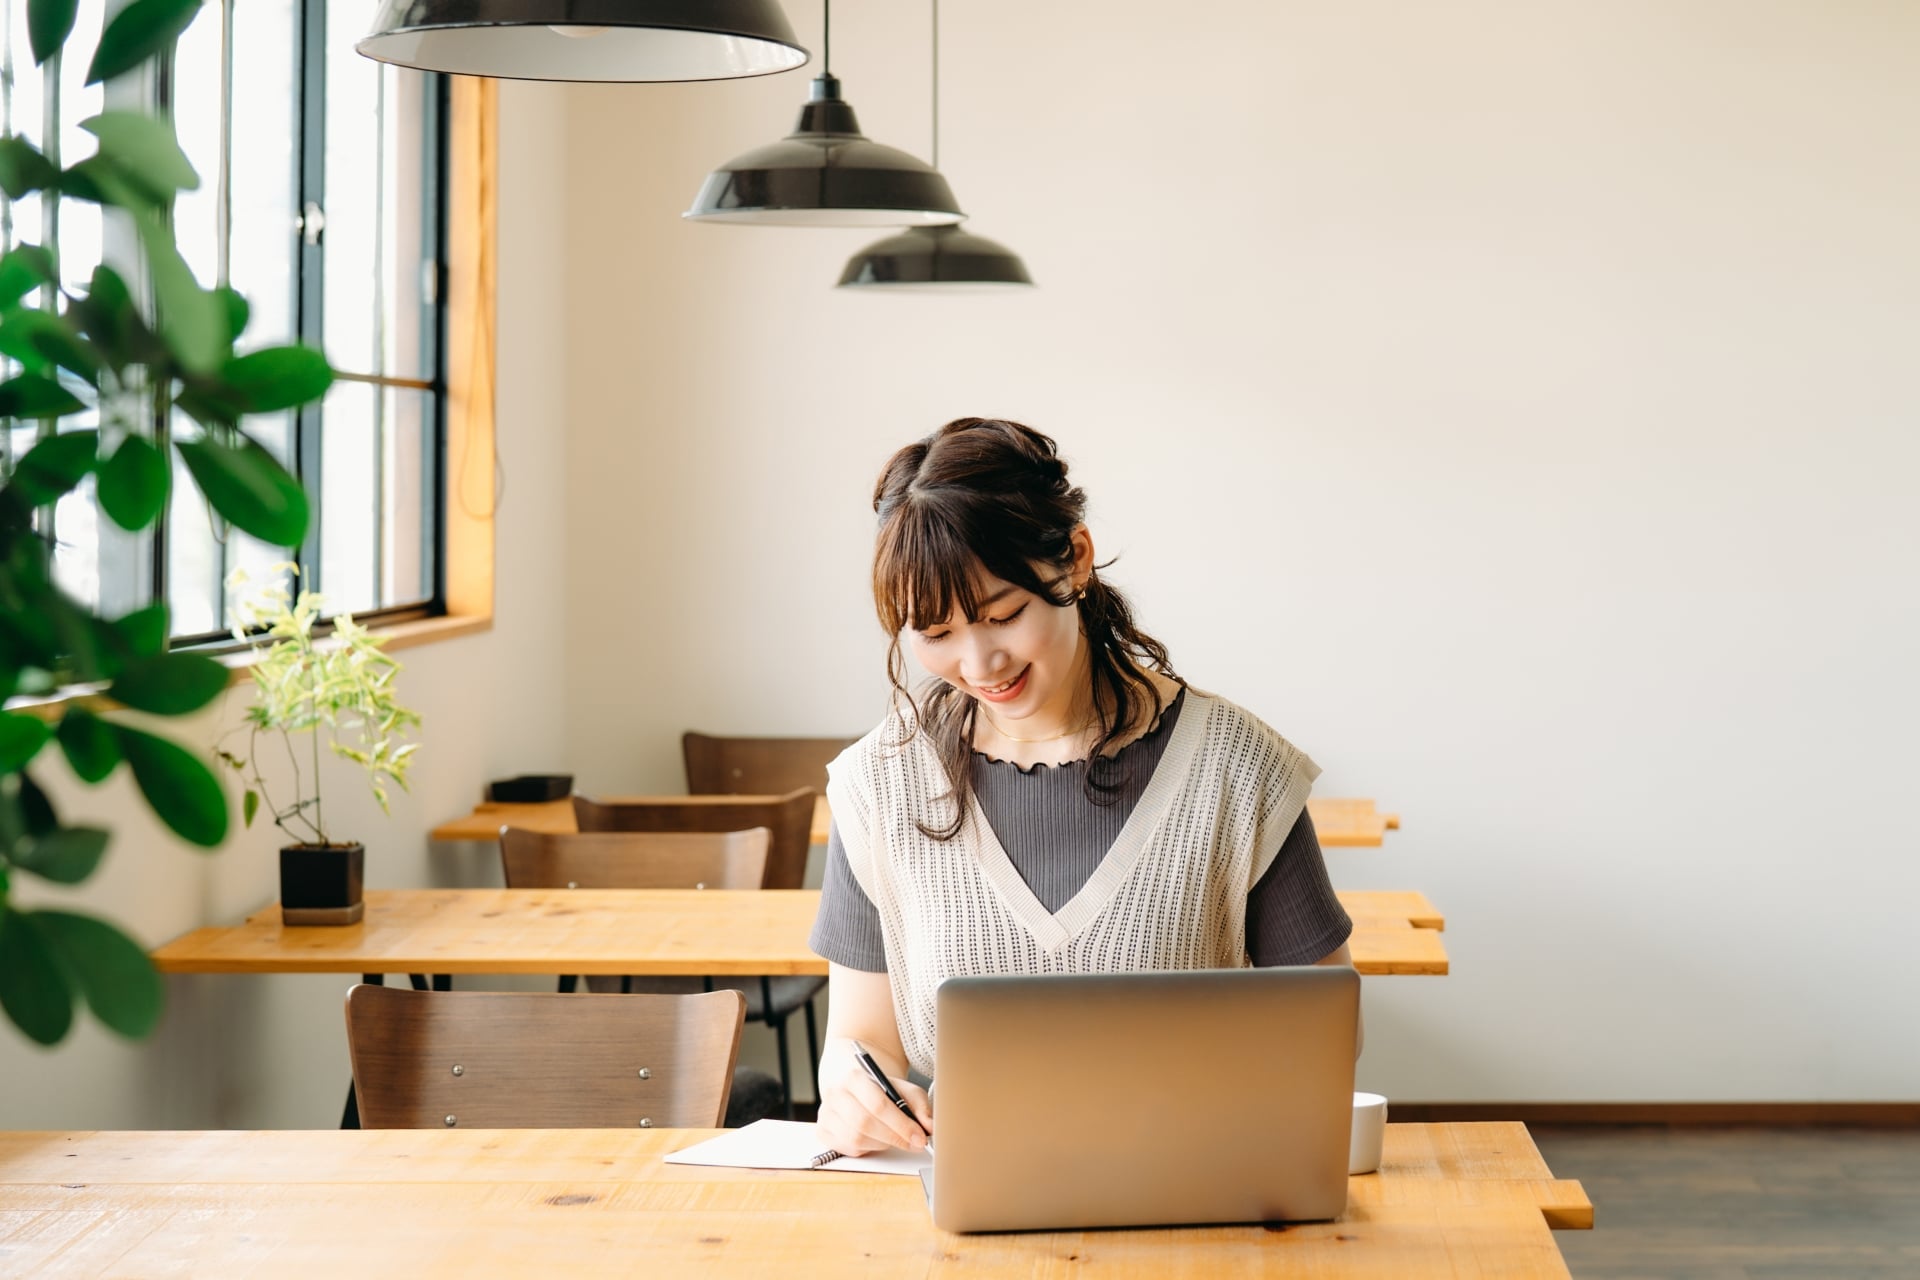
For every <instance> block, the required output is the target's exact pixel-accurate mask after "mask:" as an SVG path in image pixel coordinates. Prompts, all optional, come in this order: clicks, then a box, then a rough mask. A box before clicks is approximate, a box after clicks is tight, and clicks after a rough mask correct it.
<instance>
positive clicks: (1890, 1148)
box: [1532, 1125, 1920, 1280]
mask: <svg viewBox="0 0 1920 1280" xmlns="http://www.w3.org/2000/svg"><path fill="white" fill-rule="evenodd" d="M1532 1131H1533V1136H1534V1141H1535V1142H1536V1143H1538V1144H1539V1147H1540V1151H1541V1153H1542V1154H1543V1155H1545V1156H1546V1159H1547V1164H1548V1166H1549V1167H1550V1168H1552V1170H1553V1172H1554V1175H1555V1176H1556V1177H1562V1178H1578V1179H1579V1180H1580V1181H1581V1182H1582V1183H1583V1184H1584V1185H1585V1187H1586V1190H1587V1195H1588V1197H1589V1198H1590V1199H1592V1201H1593V1206H1594V1229H1593V1230H1592V1231H1556V1232H1555V1233H1554V1239H1555V1240H1557V1241H1558V1242H1559V1244H1560V1250H1561V1252H1562V1253H1563V1254H1564V1255H1565V1256H1566V1259H1567V1266H1568V1268H1569V1269H1570V1270H1571V1271H1572V1272H1573V1275H1574V1280H1894V1278H1895V1277H1899V1278H1900V1280H1920V1129H1916V1128H1907V1129H1845V1128H1831V1129H1823V1128H1795V1129H1762V1128H1699V1127H1685V1126H1676V1127H1673V1128H1667V1127H1662V1126H1652V1125H1623V1126H1598V1125H1596V1126H1565V1127H1558V1126H1548V1125H1534V1126H1532Z"/></svg>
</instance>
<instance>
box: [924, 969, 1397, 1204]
mask: <svg viewBox="0 0 1920 1280" xmlns="http://www.w3.org/2000/svg"><path fill="white" fill-rule="evenodd" d="M937 1000H938V1005H937V1016H938V1019H939V1021H938V1026H939V1037H940V1038H939V1047H938V1050H937V1061H936V1062H935V1068H936V1072H935V1077H934V1078H935V1082H936V1084H937V1086H938V1095H939V1103H938V1106H937V1110H936V1112H935V1115H936V1117H937V1133H936V1137H935V1140H934V1144H933V1145H934V1164H933V1186H932V1193H933V1194H932V1201H933V1220H934V1223H935V1225H937V1226H939V1227H941V1228H943V1229H945V1230H948V1231H1024V1230H1070V1229H1075V1228H1081V1227H1117V1226H1146V1225H1149V1224H1173V1223H1201V1222H1269V1221H1304V1220H1310V1219H1325V1218H1334V1217H1337V1216H1339V1214H1340V1213H1341V1212H1342V1211H1343V1210H1344V1209H1345V1208H1346V1203H1347V1147H1348V1142H1349V1139H1350V1137H1351V1134H1352V1116H1353V1048H1354V1030H1355V1023H1356V1020H1357V1018H1358V1013H1359V1004H1360V979H1359V975H1357V974H1356V973H1354V971H1353V970H1351V969H1349V968H1346V967H1344V966H1302V967H1298V968H1274V969H1217V970H1192V971H1181V972H1170V973H1116V974H1060V975H1040V976H999V977H977V978H950V979H948V980H947V981H946V982H944V983H942V984H941V986H940V989H939V992H938V994H937Z"/></svg>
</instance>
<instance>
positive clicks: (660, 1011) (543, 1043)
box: [347, 983, 746, 1129]
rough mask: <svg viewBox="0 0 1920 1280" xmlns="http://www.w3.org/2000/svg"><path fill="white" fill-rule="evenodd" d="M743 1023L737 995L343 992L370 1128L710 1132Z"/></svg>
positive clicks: (363, 1119)
mask: <svg viewBox="0 0 1920 1280" xmlns="http://www.w3.org/2000/svg"><path fill="white" fill-rule="evenodd" d="M745 1013H746V1004H745V1001H743V1000H742V999H741V996H740V993H739V992H737V991H714V992H709V993H707V994H704V995H689V996H589V995H579V996H572V995H557V994H542V993H538V992H520V991H410V990H405V989H403V988H397V987H379V986H372V985H369V984H366V983H361V984H359V985H357V986H355V987H353V988H352V989H351V990H349V991H348V992H347V1052H348V1054H349V1056H350V1057H351V1058H352V1060H353V1083H354V1089H355V1091H356V1093H357V1094H358V1097H359V1106H360V1123H361V1125H362V1126H363V1127H365V1128H369V1129H439V1128H445V1127H450V1126H454V1125H464V1126H466V1127H469V1128H481V1129H575V1128H592V1129H604V1128H631V1127H635V1126H638V1127H640V1128H643V1129H644V1128H675V1129H677V1128H696V1129H709V1128H713V1127H716V1126H718V1125H719V1124H720V1122H721V1118H722V1117H723V1116H725V1114H726V1110H727V1093H728V1090H729V1089H730V1088H731V1087H732V1083H733V1064H734V1058H735V1057H736V1055H737V1054H738V1053H739V1049H740V1028H741V1024H742V1022H743V1020H744V1016H745Z"/></svg>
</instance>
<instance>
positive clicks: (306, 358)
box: [220, 347, 333, 413]
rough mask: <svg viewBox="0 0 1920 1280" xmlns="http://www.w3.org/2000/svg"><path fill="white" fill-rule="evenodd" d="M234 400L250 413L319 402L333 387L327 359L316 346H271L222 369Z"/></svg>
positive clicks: (222, 379) (223, 379)
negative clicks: (313, 401)
mask: <svg viewBox="0 0 1920 1280" xmlns="http://www.w3.org/2000/svg"><path fill="white" fill-rule="evenodd" d="M220 381H222V382H223V383H225V384H226V386H225V388H224V389H223V390H224V391H225V393H226V395H225V396H223V398H229V397H230V398H231V399H233V400H234V401H235V402H237V403H238V404H240V405H242V406H244V407H245V409H246V411H247V412H248V413H271V412H272V411H273V410H275V409H291V408H293V407H294V406H295V405H302V404H306V403H308V402H309V401H312V400H318V399H319V398H320V397H321V396H322V395H324V394H325V393H326V390H327V388H328V387H330V386H332V385H333V370H332V369H331V368H329V367H328V365H327V358H326V357H325V356H323V355H321V354H320V353H319V352H318V351H315V350H314V349H313V348H312V347H268V348H267V349H266V350H264V351H255V352H253V353H252V354H250V355H244V356H239V357H237V358H235V359H232V360H229V361H227V362H226V363H225V364H224V365H222V366H220Z"/></svg>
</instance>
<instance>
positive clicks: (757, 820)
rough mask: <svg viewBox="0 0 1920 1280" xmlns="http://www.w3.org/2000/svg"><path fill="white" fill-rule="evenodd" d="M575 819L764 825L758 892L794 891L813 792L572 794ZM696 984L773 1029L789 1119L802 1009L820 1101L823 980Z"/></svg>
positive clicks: (637, 825) (584, 825) (637, 824)
mask: <svg viewBox="0 0 1920 1280" xmlns="http://www.w3.org/2000/svg"><path fill="white" fill-rule="evenodd" d="M573 814H574V821H575V823H576V824H577V825H578V826H579V828H580V830H581V831H583V832H608V831H634V832H637V831H652V832H658V831H679V832H692V831H737V830H741V829H743V828H747V827H756V826H758V827H766V828H768V829H769V830H771V831H772V833H773V837H772V843H771V845H770V846H769V849H768V853H767V868H766V872H765V874H764V875H762V876H761V878H760V887H761V888H763V889H798V888H799V887H800V883H801V878H802V877H803V876H804V874H805V872H806V868H807V848H808V845H809V844H810V843H811V842H812V839H813V791H812V790H811V789H810V788H806V787H800V788H796V789H795V790H793V791H790V792H788V793H787V794H785V795H781V796H769V795H742V796H714V795H709V796H697V797H694V796H689V797H687V798H686V799H681V798H679V797H664V798H648V799H642V800H607V801H600V800H595V799H592V798H591V797H589V796H583V795H575V796H574V797H573ZM776 864H777V865H776ZM627 887H637V886H627ZM701 981H703V982H705V983H707V984H709V985H711V986H713V987H716V988H719V987H732V988H733V989H735V990H737V991H740V992H741V993H743V994H744V995H745V996H746V998H747V1020H748V1021H749V1022H764V1023H766V1024H767V1025H768V1026H769V1027H772V1028H773V1035H774V1039H775V1041H776V1042H777V1044H778V1046H779V1052H780V1092H781V1094H782V1099H783V1101H784V1103H785V1109H786V1113H787V1117H788V1118H789V1119H791V1118H792V1117H793V1072H792V1070H791V1069H790V1068H789V1067H788V1066H787V1019H788V1018H790V1017H792V1016H793V1014H794V1013H795V1011H797V1010H798V1011H804V1013H805V1015H806V1024H807V1069H808V1071H809V1072H810V1073H811V1074H812V1077H813V1096H814V1097H815V1098H816V1099H817V1098H819V1096H820V1029H819V1018H818V1015H817V1014H815V1012H814V1009H813V998H814V997H815V996H816V995H818V994H820V992H822V991H824V990H825V989H826V985H827V980H826V979H825V978H821V977H816V976H811V975H806V974H780V975H777V976H775V975H765V974H763V975H761V976H760V977H758V978H707V979H702V980H701ZM648 985H654V984H652V983H649V984H648ZM625 986H626V987H627V988H628V989H632V988H633V987H634V986H635V984H633V983H631V982H629V983H626V984H625Z"/></svg>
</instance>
